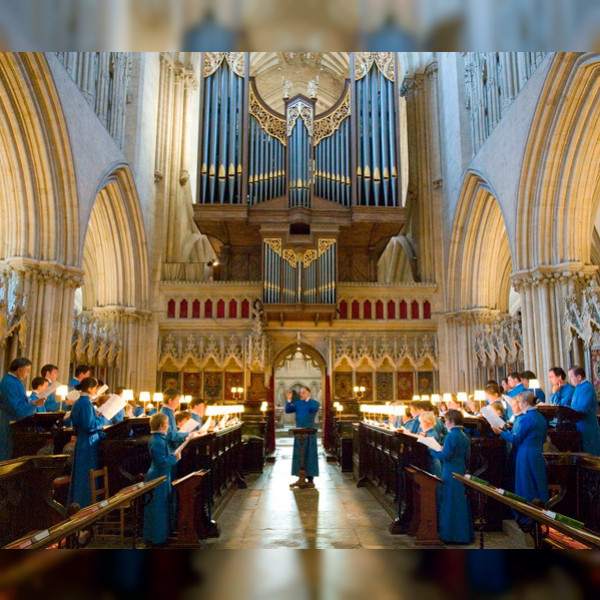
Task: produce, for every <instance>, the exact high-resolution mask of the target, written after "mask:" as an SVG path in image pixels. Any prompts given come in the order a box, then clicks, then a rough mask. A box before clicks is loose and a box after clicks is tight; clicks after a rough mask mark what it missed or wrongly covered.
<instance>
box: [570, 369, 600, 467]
mask: <svg viewBox="0 0 600 600" xmlns="http://www.w3.org/2000/svg"><path fill="white" fill-rule="evenodd" d="M569 379H570V380H571V384H572V385H573V386H574V387H575V392H574V393H573V399H572V400H571V408H572V409H573V410H576V411H577V412H580V413H583V414H584V416H583V418H582V419H581V420H580V421H577V423H576V424H575V426H576V427H577V431H579V433H581V445H582V447H583V451H584V452H587V453H589V454H591V455H592V456H600V426H598V396H597V395H596V390H595V388H594V386H593V385H592V384H591V383H590V382H589V381H587V380H586V378H585V371H584V370H583V369H582V368H581V367H571V368H570V369H569Z"/></svg>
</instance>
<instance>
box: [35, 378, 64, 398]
mask: <svg viewBox="0 0 600 600" xmlns="http://www.w3.org/2000/svg"><path fill="white" fill-rule="evenodd" d="M59 386H60V383H59V382H58V381H55V382H54V383H53V384H51V385H49V386H48V387H47V388H46V389H45V390H44V391H43V392H36V394H37V397H38V398H44V399H46V398H47V397H48V396H49V395H50V394H53V393H54V392H55V391H56V390H57V389H58V388H59Z"/></svg>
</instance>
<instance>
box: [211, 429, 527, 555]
mask: <svg viewBox="0 0 600 600" xmlns="http://www.w3.org/2000/svg"><path fill="white" fill-rule="evenodd" d="M291 459H292V439H291V438H285V437H281V438H278V440H277V458H276V460H275V463H273V464H272V465H268V466H267V467H266V468H265V470H264V472H263V473H262V474H257V475H249V476H247V478H246V480H247V482H248V488H247V489H241V490H237V491H236V492H235V493H234V494H233V495H232V497H231V499H230V500H229V502H228V503H227V504H226V505H225V506H224V508H223V509H222V510H221V511H220V512H219V513H218V514H217V515H216V520H217V522H218V524H219V527H220V528H221V536H220V537H219V538H217V539H213V540H206V541H204V542H202V543H201V547H202V548H219V549H221V548H222V549H275V548H291V549H355V548H366V549H375V548H378V549H388V548H392V549H403V548H416V546H415V544H414V541H413V538H411V537H409V536H406V535H399V536H393V535H391V534H390V533H388V527H389V525H390V523H391V521H392V519H391V517H390V516H389V514H388V513H387V512H386V510H385V509H384V508H383V507H382V506H381V504H380V503H379V502H378V501H377V500H376V499H375V498H374V496H373V495H372V494H371V492H370V491H369V490H368V489H367V488H357V487H356V483H355V481H354V479H353V478H352V474H350V473H341V472H340V469H339V467H338V466H337V465H336V464H332V463H327V461H326V458H325V454H324V452H323V450H322V449H320V455H319V470H320V476H319V477H318V478H316V479H315V483H316V486H317V487H316V489H304V490H290V489H289V487H288V486H289V484H290V483H291V482H292V481H294V479H295V478H294V477H292V476H291V475H290V472H291ZM485 546H486V548H496V549H497V548H511V549H514V548H524V547H526V546H525V545H524V544H523V543H522V540H519V539H517V537H516V536H514V537H513V536H508V535H505V534H503V533H489V534H486V536H485ZM473 547H474V548H476V547H478V545H476V544H474V545H473ZM461 548H465V546H461Z"/></svg>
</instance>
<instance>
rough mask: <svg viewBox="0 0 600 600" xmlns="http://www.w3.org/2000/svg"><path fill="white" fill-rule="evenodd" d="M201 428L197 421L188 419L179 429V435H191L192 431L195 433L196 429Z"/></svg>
mask: <svg viewBox="0 0 600 600" xmlns="http://www.w3.org/2000/svg"><path fill="white" fill-rule="evenodd" d="M199 426H200V424H199V423H198V422H197V421H194V419H188V420H187V421H186V422H185V423H184V424H183V425H182V426H181V427H180V428H179V433H191V432H192V431H194V429H196V428H197V427H199Z"/></svg>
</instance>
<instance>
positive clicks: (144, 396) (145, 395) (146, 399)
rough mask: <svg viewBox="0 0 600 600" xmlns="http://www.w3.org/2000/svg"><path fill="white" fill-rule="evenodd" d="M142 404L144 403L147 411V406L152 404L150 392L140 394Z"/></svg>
mask: <svg viewBox="0 0 600 600" xmlns="http://www.w3.org/2000/svg"><path fill="white" fill-rule="evenodd" d="M140 402H141V403H142V405H143V407H144V409H145V408H146V404H148V403H149V402H150V392H140Z"/></svg>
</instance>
